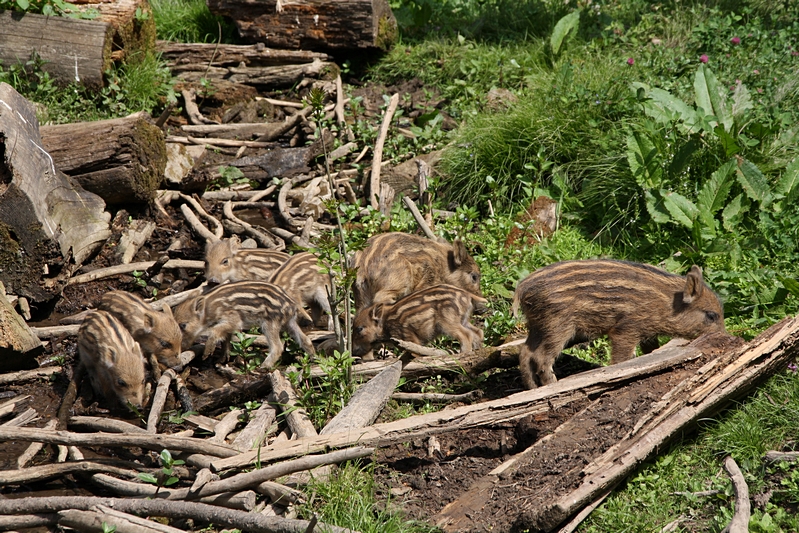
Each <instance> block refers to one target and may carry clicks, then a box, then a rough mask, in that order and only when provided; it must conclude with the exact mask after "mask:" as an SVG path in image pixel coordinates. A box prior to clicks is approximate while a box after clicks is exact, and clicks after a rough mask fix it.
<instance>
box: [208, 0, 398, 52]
mask: <svg viewBox="0 0 799 533" xmlns="http://www.w3.org/2000/svg"><path fill="white" fill-rule="evenodd" d="M207 3H208V8H209V9H210V10H211V12H212V13H215V14H217V15H225V16H228V17H230V18H232V19H233V21H234V22H235V23H236V26H237V27H238V29H239V34H240V35H241V36H242V38H244V39H246V40H248V41H251V42H262V43H265V44H266V45H267V46H270V47H274V48H286V49H294V50H297V49H302V50H327V49H370V48H371V49H381V50H388V49H389V48H390V47H391V46H392V45H393V44H394V43H395V42H396V40H397V36H398V32H397V21H396V19H395V18H394V14H393V13H392V12H391V8H390V7H389V5H388V2H387V1H386V0H302V1H298V0H288V1H287V0H283V1H282V2H281V1H278V0H265V1H263V2H256V3H253V2H248V1H247V0H209V1H208V2H207ZM278 5H280V6H282V9H279V8H278Z"/></svg>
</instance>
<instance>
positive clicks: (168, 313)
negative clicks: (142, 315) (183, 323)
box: [161, 304, 175, 318]
mask: <svg viewBox="0 0 799 533" xmlns="http://www.w3.org/2000/svg"><path fill="white" fill-rule="evenodd" d="M161 310H162V311H163V312H164V314H165V315H166V316H168V317H169V318H174V317H175V316H174V315H173V314H172V308H171V307H169V306H168V305H166V304H164V305H162V306H161Z"/></svg>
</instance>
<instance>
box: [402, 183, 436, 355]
mask: <svg viewBox="0 0 799 533" xmlns="http://www.w3.org/2000/svg"><path fill="white" fill-rule="evenodd" d="M405 198H407V196H406V197H405ZM391 342H393V343H394V344H396V345H397V346H399V347H400V348H402V349H403V350H407V351H409V352H412V353H414V354H416V355H426V356H429V357H448V356H450V355H451V354H449V353H448V352H446V351H444V350H439V349H437V348H431V347H429V346H422V345H421V344H416V343H415V342H410V341H405V340H402V339H397V338H394V337H392V338H391Z"/></svg>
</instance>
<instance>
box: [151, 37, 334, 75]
mask: <svg viewBox="0 0 799 533" xmlns="http://www.w3.org/2000/svg"><path fill="white" fill-rule="evenodd" d="M156 47H157V49H158V51H159V52H161V58H162V59H164V60H165V61H166V62H167V66H168V67H169V68H170V70H172V72H173V73H176V72H181V71H186V70H188V69H189V68H190V67H192V66H195V65H196V66H197V67H198V68H199V67H201V68H202V70H205V69H206V68H207V67H208V65H209V64H210V65H211V66H214V67H222V66H239V65H240V64H241V63H244V64H246V65H247V66H250V67H256V66H262V67H266V66H277V65H292V64H300V63H311V62H313V61H314V60H315V59H319V60H321V61H328V60H329V59H330V56H328V55H327V54H325V53H322V52H310V51H307V50H278V49H275V48H267V47H266V46H264V44H263V43H256V44H247V45H240V44H217V43H173V42H169V41H158V42H157V43H156ZM212 59H213V61H212Z"/></svg>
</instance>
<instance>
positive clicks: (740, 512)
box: [724, 455, 751, 533]
mask: <svg viewBox="0 0 799 533" xmlns="http://www.w3.org/2000/svg"><path fill="white" fill-rule="evenodd" d="M724 470H726V471H727V473H728V474H729V475H730V479H731V480H732V489H733V492H734V493H735V513H734V514H733V515H732V520H731V521H730V524H729V525H728V526H727V528H726V531H729V533H748V531H749V517H750V516H751V508H750V504H749V486H748V485H747V484H746V480H745V479H744V475H743V474H742V473H741V469H740V468H738V464H737V463H736V462H735V459H733V458H732V457H730V456H729V455H728V456H727V457H725V458H724Z"/></svg>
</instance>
